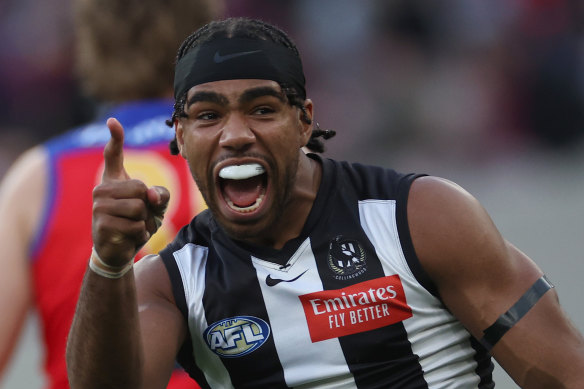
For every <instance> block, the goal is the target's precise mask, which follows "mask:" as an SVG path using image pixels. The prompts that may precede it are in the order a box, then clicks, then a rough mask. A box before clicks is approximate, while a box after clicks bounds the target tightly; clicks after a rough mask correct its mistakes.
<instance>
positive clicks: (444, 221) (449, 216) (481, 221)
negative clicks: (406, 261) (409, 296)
mask: <svg viewBox="0 0 584 389" xmlns="http://www.w3.org/2000/svg"><path fill="white" fill-rule="evenodd" d="M410 200H411V203H410V204H409V205H408V217H409V219H410V228H411V232H412V240H413V243H414V247H415V250H416V253H417V254H418V257H419V258H420V262H421V263H422V266H423V267H424V269H425V270H426V271H427V272H428V274H429V275H430V277H431V278H432V279H433V281H434V282H435V283H436V286H437V288H438V291H439V293H440V297H441V298H442V300H443V302H444V304H445V305H446V306H447V308H448V309H449V310H450V311H451V312H452V313H453V314H454V316H456V318H457V319H458V320H460V321H461V323H462V324H463V325H464V326H465V327H466V328H467V329H468V330H469V331H470V332H471V333H472V334H473V335H474V336H475V337H476V338H477V339H481V338H482V337H483V331H484V330H485V329H487V328H488V327H489V326H491V325H492V324H493V323H495V321H496V320H497V319H498V318H499V317H500V316H501V315H502V314H504V313H505V312H507V311H508V310H509V309H510V308H511V307H512V306H513V305H514V304H515V303H516V302H517V301H518V300H519V299H520V298H521V297H522V296H523V295H524V293H525V292H526V291H527V290H528V289H529V288H530V287H531V286H532V285H533V284H534V283H535V282H536V281H537V280H538V279H539V278H540V277H541V276H542V274H543V273H542V271H541V270H540V269H539V268H538V267H537V265H536V264H535V263H534V262H533V261H532V260H531V259H530V258H529V257H528V256H527V255H525V254H524V253H522V252H521V251H520V250H518V249H517V248H516V247H514V246H513V245H512V244H510V243H509V242H507V241H506V240H505V239H504V238H503V237H502V236H501V235H500V233H499V231H498V230H497V228H496V227H495V225H494V223H493V222H492V220H491V218H490V217H489V215H488V214H487V212H486V211H485V210H484V209H483V207H482V206H481V205H480V204H479V203H478V201H477V200H476V199H475V198H474V197H472V196H471V195H470V194H468V193H467V192H466V191H464V190H463V189H462V188H460V187H458V186H457V185H455V184H453V183H450V182H448V181H444V180H440V179H436V178H430V179H427V180H426V179H424V180H420V182H418V183H416V182H414V184H413V185H412V191H411V194H410ZM544 334H555V335H554V336H551V335H550V336H548V338H549V340H543V341H542V337H545V336H547V335H544ZM555 336H558V337H559V338H560V339H561V342H560V344H561V345H562V346H563V347H562V348H561V349H563V350H561V349H560V348H556V349H553V345H554V344H556V345H557V343H555V341H553V340H551V339H552V338H553V337H555ZM556 347H557V346H556ZM560 350H561V351H560ZM564 351H565V355H569V356H570V357H572V358H575V359H574V360H575V361H577V363H580V364H581V363H582V361H583V356H582V338H581V336H580V335H579V334H578V331H576V330H575V329H574V328H573V327H572V326H571V325H570V323H569V321H568V319H567V318H566V316H565V314H564V313H563V312H562V309H561V308H560V306H559V303H558V301H557V298H556V294H555V291H553V290H552V291H547V292H546V293H545V294H544V295H543V297H542V298H541V299H540V300H539V301H538V302H536V303H535V304H534V306H533V307H532V309H531V310H529V312H528V313H527V314H526V315H525V316H524V317H523V318H521V319H520V320H519V321H518V322H517V323H516V324H515V325H514V326H513V327H512V328H511V329H510V330H509V331H508V332H507V333H506V334H505V335H503V337H502V338H501V339H500V340H499V342H498V343H497V344H496V345H495V347H494V348H493V350H492V354H493V355H494V356H495V358H496V359H497V361H498V362H499V363H500V364H501V365H502V366H503V367H504V368H505V369H506V370H507V371H508V372H509V373H510V375H511V376H512V377H513V378H514V379H515V380H516V381H518V382H525V379H526V377H527V375H528V373H529V374H534V373H535V376H538V375H541V374H543V372H545V371H548V372H551V371H553V370H550V367H551V366H556V367H557V368H558V369H557V370H556V372H555V374H557V372H559V371H561V370H559V368H560V366H558V365H557V363H558V361H561V360H562V357H560V355H559V354H560V353H562V352H564ZM578 361H579V362H578ZM564 362H565V357H564ZM563 369H564V371H565V370H566V367H563ZM566 374H567V373H566ZM532 376H533V375H532Z"/></svg>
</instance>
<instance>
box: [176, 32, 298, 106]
mask: <svg viewBox="0 0 584 389" xmlns="http://www.w3.org/2000/svg"><path fill="white" fill-rule="evenodd" d="M236 79H260V80H272V81H276V82H278V83H279V84H281V85H285V86H288V87H292V88H294V89H295V90H296V93H298V95H299V97H301V98H302V99H304V98H306V90H305V88H304V84H305V79H304V72H303V70H302V62H301V61H300V58H299V57H298V56H297V55H295V54H294V52H293V51H292V50H290V49H288V48H286V47H284V46H282V45H281V44H278V43H275V42H271V41H267V40H262V39H247V38H215V39H213V40H211V41H209V42H205V43H203V44H202V45H200V46H198V47H195V48H193V49H192V50H191V51H190V52H188V53H187V54H186V55H185V56H184V57H182V58H181V59H179V60H178V63H177V64H176V68H175V73H174V98H175V99H176V100H178V98H179V97H180V96H182V95H183V93H185V92H186V91H188V90H189V89H190V88H192V87H193V86H195V85H199V84H204V83H206V82H211V81H220V80H236Z"/></svg>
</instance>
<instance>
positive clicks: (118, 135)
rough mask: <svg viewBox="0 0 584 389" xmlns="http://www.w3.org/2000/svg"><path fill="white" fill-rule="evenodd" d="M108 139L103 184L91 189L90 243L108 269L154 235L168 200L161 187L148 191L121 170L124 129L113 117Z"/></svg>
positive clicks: (125, 260) (165, 190)
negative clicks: (91, 218) (91, 238)
mask: <svg viewBox="0 0 584 389" xmlns="http://www.w3.org/2000/svg"><path fill="white" fill-rule="evenodd" d="M107 126H108V128H109V130H110V134H111V138H110V140H109V142H108V143H107V145H106V146H105V149H104V152H103V155H104V160H105V169H104V172H103V177H102V182H101V184H99V185H98V186H96V187H95V188H94V190H93V220H92V235H93V244H94V247H95V250H96V252H97V254H98V255H99V257H100V258H101V259H102V260H103V261H104V262H105V263H106V264H107V265H109V266H112V267H122V266H124V265H125V264H127V263H128V262H129V261H130V260H132V259H133V258H134V256H135V255H136V253H137V252H138V250H139V249H140V248H141V247H142V246H143V245H144V244H145V243H146V242H147V241H148V239H150V237H151V236H152V234H154V233H155V232H156V230H157V229H158V227H160V224H161V222H162V217H163V216H164V211H165V209H166V206H167V205H168V200H169V199H170V193H169V192H168V190H167V189H166V188H164V187H161V186H155V187H151V188H148V187H147V186H146V185H145V184H144V183H143V182H142V181H139V180H134V179H132V178H131V177H130V176H129V175H128V173H127V172H126V170H125V169H124V153H123V147H124V129H123V127H122V125H121V124H120V122H119V121H118V120H116V119H114V118H110V119H108V120H107Z"/></svg>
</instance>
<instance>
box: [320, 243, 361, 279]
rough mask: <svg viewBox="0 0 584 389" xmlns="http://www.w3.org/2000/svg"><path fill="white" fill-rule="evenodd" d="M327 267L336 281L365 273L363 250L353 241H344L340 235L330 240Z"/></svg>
mask: <svg viewBox="0 0 584 389" xmlns="http://www.w3.org/2000/svg"><path fill="white" fill-rule="evenodd" d="M328 265H329V267H330V269H331V270H332V271H333V273H334V274H335V275H334V277H335V278H336V279H337V280H348V279H351V278H355V277H358V276H360V275H361V274H363V273H365V271H366V270H367V266H366V264H365V250H364V249H363V247H361V245H360V244H359V242H357V241H356V240H354V239H344V238H343V237H342V236H341V235H339V236H337V237H335V238H334V239H333V240H331V242H330V245H329V253H328Z"/></svg>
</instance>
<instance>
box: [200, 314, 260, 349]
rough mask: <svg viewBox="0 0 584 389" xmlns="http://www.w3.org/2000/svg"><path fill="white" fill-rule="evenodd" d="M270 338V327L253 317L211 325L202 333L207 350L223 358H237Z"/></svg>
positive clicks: (236, 318)
mask: <svg viewBox="0 0 584 389" xmlns="http://www.w3.org/2000/svg"><path fill="white" fill-rule="evenodd" d="M269 336H270V326H269V325H268V323H266V322H265V321H264V320H262V319H260V318H257V317H253V316H236V317H232V318H229V319H223V320H221V321H218V322H215V323H213V324H211V325H210V326H209V327H207V329H206V330H205V331H204V332H203V337H204V339H205V342H206V343H207V346H209V349H211V351H213V352H214V353H215V354H217V355H219V356H220V357H223V358H237V357H241V356H244V355H247V354H249V353H251V352H253V351H255V350H257V349H258V348H260V347H261V346H262V345H263V344H264V342H265V341H266V340H268V337H269Z"/></svg>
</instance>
